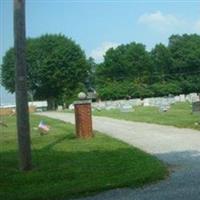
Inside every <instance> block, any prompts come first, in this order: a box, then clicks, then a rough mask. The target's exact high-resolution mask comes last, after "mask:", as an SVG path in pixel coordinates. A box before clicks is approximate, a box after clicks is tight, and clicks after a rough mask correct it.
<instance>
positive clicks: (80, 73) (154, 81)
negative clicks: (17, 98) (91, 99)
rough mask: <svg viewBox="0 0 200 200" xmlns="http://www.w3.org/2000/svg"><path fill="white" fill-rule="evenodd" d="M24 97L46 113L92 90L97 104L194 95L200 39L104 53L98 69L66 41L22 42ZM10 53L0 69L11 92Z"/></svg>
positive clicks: (199, 86) (199, 78)
mask: <svg viewBox="0 0 200 200" xmlns="http://www.w3.org/2000/svg"><path fill="white" fill-rule="evenodd" d="M26 52H27V54H26V61H27V79H28V91H29V96H30V98H31V99H34V100H40V99H41V100H47V101H48V105H49V108H50V109H52V108H55V107H56V105H59V104H63V103H66V104H69V103H71V102H72V101H73V100H74V99H77V93H78V92H80V91H88V90H90V91H91V90H93V89H95V90H96V91H97V93H98V95H99V97H100V98H101V99H113V100H114V99H124V98H131V97H132V98H138V97H140V98H143V97H152V96H166V95H169V94H172V95H173V94H174V95H175V94H181V93H184V94H187V93H191V92H200V35H197V34H191V35H187V34H184V35H172V36H171V37H170V38H169V44H168V45H167V46H165V45H163V44H158V45H156V46H155V47H154V48H153V49H152V50H151V51H150V52H148V51H147V50H146V49H145V46H144V45H143V44H141V43H135V42H132V43H130V44H126V45H124V44H122V45H120V46H118V47H117V48H115V49H113V48H111V49H109V50H108V51H107V52H106V54H105V57H104V58H105V59H104V61H103V63H101V64H96V63H95V62H94V60H93V59H92V58H89V59H87V58H86V56H85V53H84V51H83V50H82V49H81V47H80V46H79V45H78V44H76V43H75V42H74V41H73V40H72V39H71V38H68V37H66V36H64V35H60V34H59V35H57V34H46V35H42V36H40V37H37V38H29V39H27V44H26ZM14 66H15V53H14V48H10V49H9V50H8V51H7V52H6V54H5V56H4V57H3V63H2V65H1V80H0V82H1V83H2V85H3V86H4V87H5V88H6V89H7V90H8V91H10V92H14V91H15V67H14Z"/></svg>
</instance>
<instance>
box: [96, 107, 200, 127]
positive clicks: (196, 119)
mask: <svg viewBox="0 0 200 200" xmlns="http://www.w3.org/2000/svg"><path fill="white" fill-rule="evenodd" d="M134 109H135V111H133V112H121V111H120V110H117V109H116V110H115V109H113V110H101V111H94V112H93V114H94V115H96V116H106V117H111V118H116V119H124V120H128V121H137V122H147V123H154V124H162V125H172V126H176V127H179V128H193V129H197V130H200V114H192V105H191V104H190V103H177V104H174V105H172V106H171V108H170V109H169V110H168V111H167V112H160V111H159V109H158V108H156V107H142V106H138V107H134Z"/></svg>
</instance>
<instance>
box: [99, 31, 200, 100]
mask: <svg viewBox="0 0 200 200" xmlns="http://www.w3.org/2000/svg"><path fill="white" fill-rule="evenodd" d="M96 71H97V73H96V76H97V78H96V87H97V91H98V92H99V95H100V96H101V97H102V99H119V98H125V97H126V96H127V95H128V96H131V97H147V96H148V97H150V96H164V95H169V94H180V93H189V92H200V76H199V74H200V36H199V35H197V34H191V35H188V34H184V35H172V36H171V37H170V38H169V44H168V45H167V46H165V45H163V44H157V45H156V46H155V47H154V48H153V49H152V50H151V51H150V52H148V51H147V50H146V49H145V46H144V45H143V44H140V43H134V42H133V43H130V44H127V45H120V46H118V47H117V48H115V49H113V48H111V49H109V50H108V51H107V52H106V54H105V57H104V62H103V63H101V64H100V65H99V66H98V68H97V70H96ZM116 88H118V89H116Z"/></svg>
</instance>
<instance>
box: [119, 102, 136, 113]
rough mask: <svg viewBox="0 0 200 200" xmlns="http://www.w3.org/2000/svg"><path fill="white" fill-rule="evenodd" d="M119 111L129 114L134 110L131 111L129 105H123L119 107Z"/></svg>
mask: <svg viewBox="0 0 200 200" xmlns="http://www.w3.org/2000/svg"><path fill="white" fill-rule="evenodd" d="M120 111H121V112H131V111H134V110H133V108H132V106H131V105H130V104H124V105H122V106H121V108H120Z"/></svg>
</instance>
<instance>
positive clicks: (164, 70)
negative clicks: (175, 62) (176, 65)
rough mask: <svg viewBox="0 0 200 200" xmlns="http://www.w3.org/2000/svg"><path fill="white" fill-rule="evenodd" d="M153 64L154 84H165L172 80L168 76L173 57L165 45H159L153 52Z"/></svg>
mask: <svg viewBox="0 0 200 200" xmlns="http://www.w3.org/2000/svg"><path fill="white" fill-rule="evenodd" d="M151 58H152V62H153V71H154V74H153V75H154V76H153V80H154V81H153V82H164V81H166V80H167V79H169V78H170V76H168V75H169V74H170V72H171V70H172V69H171V68H172V56H171V52H170V51H169V48H168V47H166V46H165V45H163V44H157V45H156V46H155V47H154V48H153V49H152V51H151Z"/></svg>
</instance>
